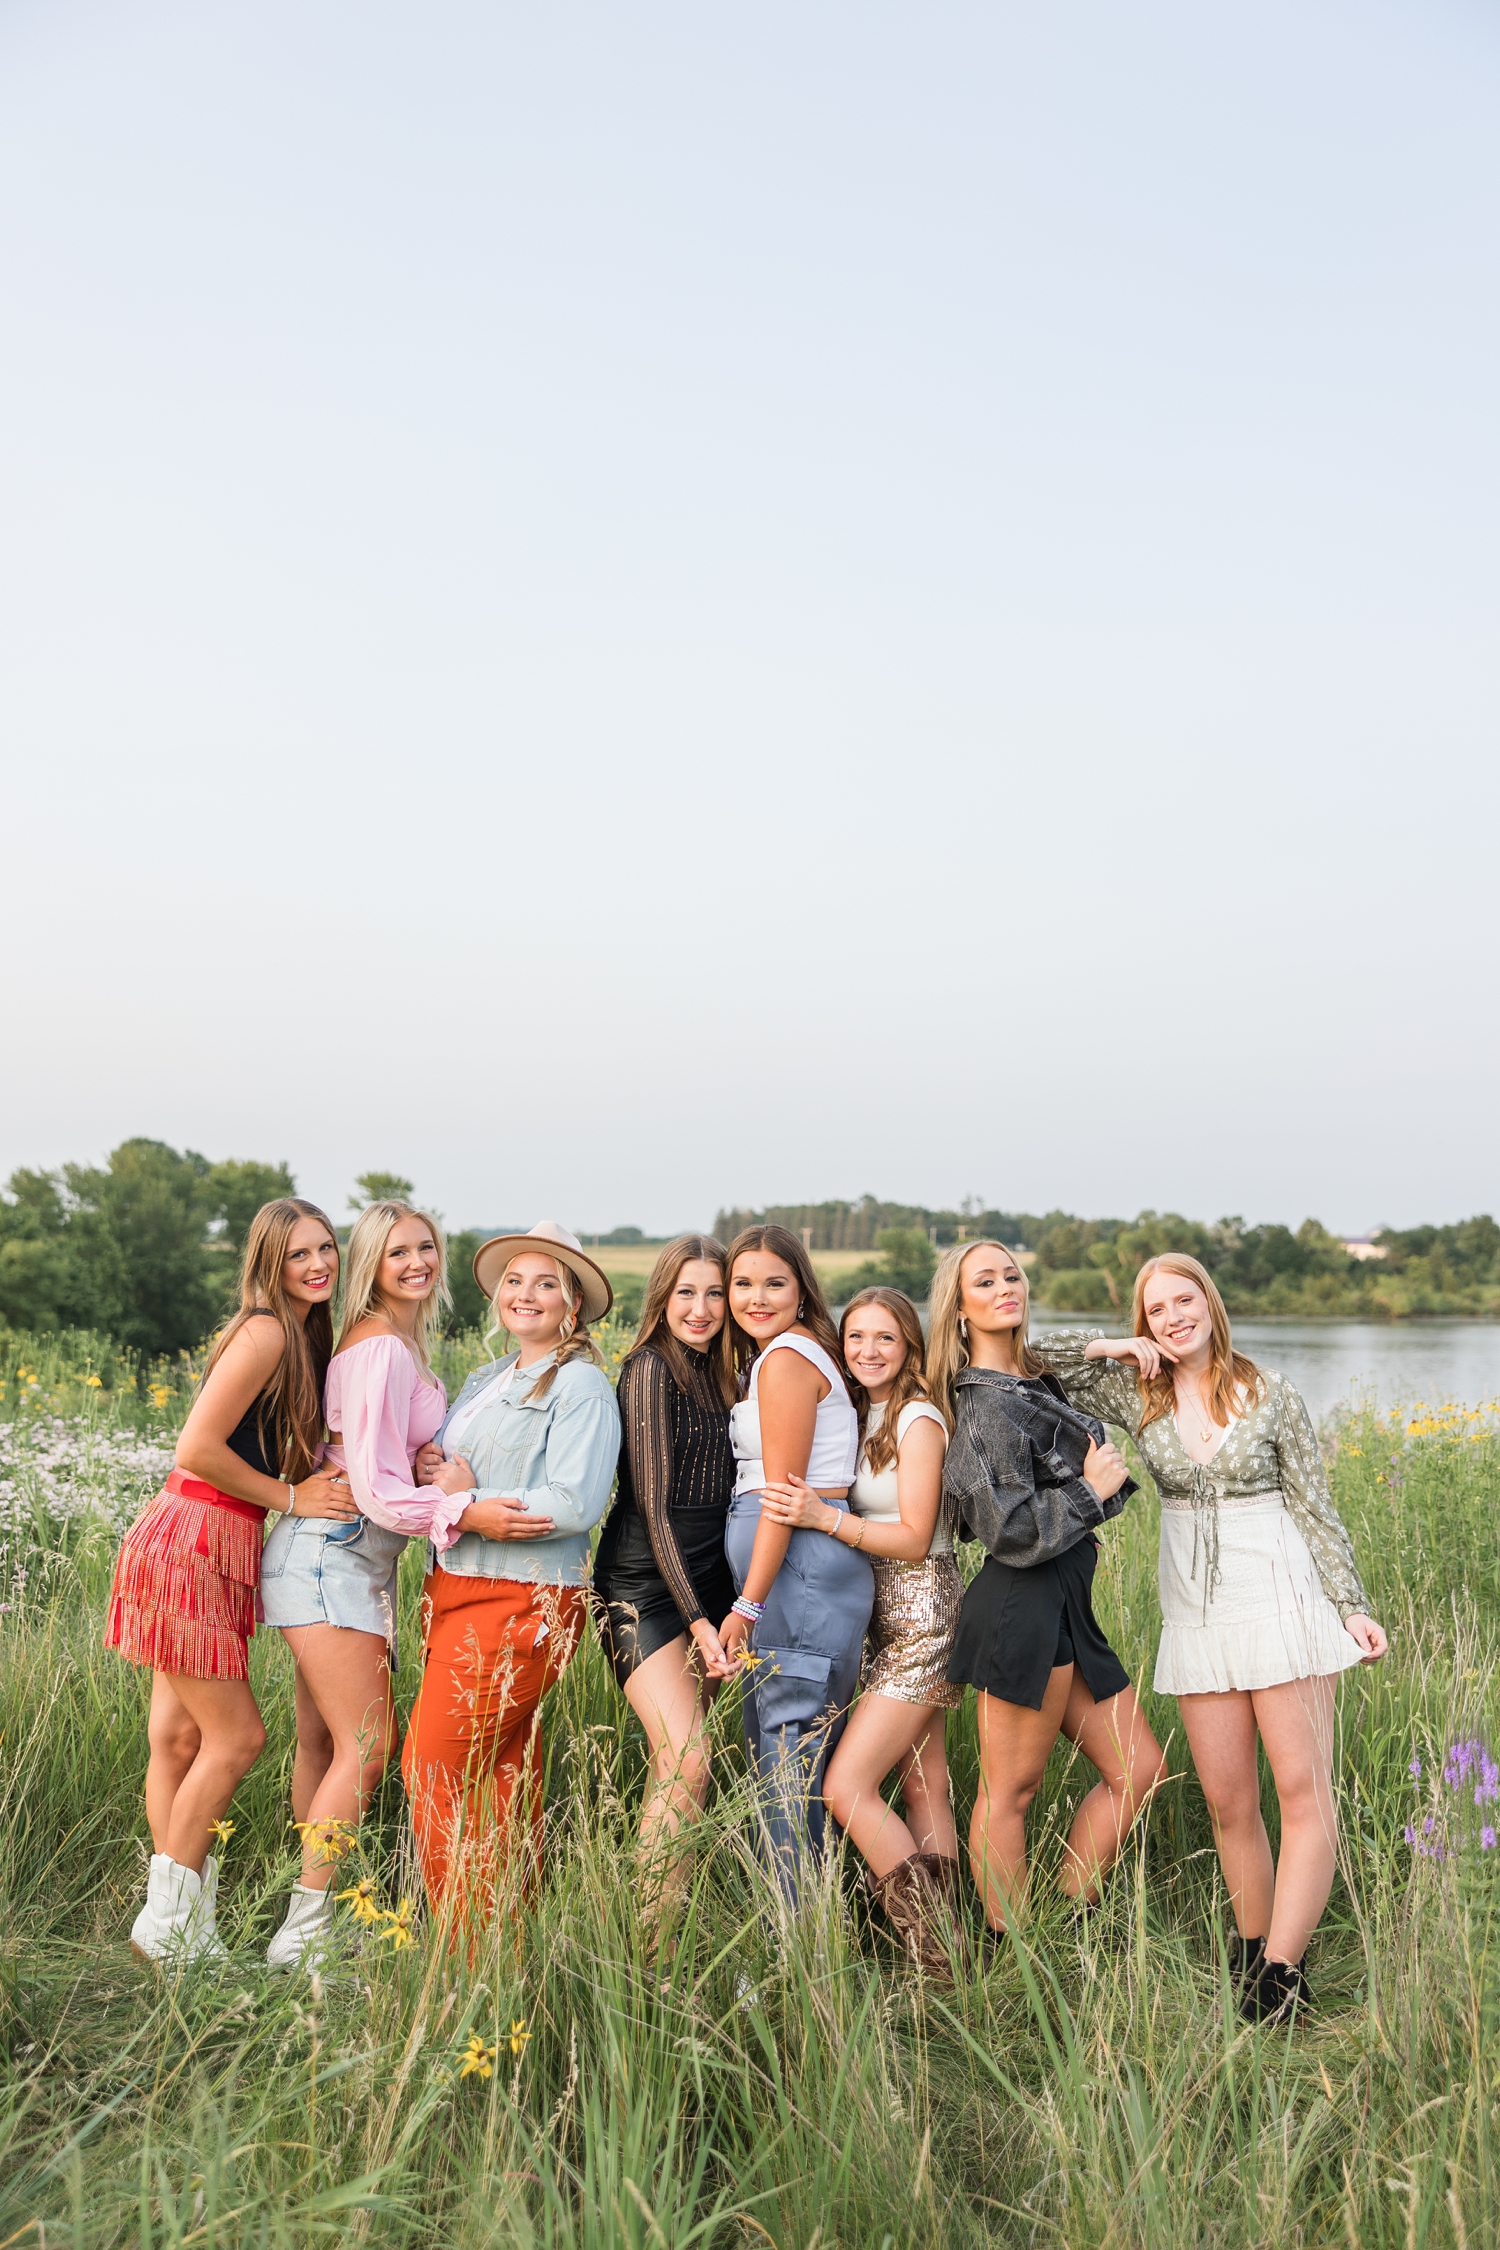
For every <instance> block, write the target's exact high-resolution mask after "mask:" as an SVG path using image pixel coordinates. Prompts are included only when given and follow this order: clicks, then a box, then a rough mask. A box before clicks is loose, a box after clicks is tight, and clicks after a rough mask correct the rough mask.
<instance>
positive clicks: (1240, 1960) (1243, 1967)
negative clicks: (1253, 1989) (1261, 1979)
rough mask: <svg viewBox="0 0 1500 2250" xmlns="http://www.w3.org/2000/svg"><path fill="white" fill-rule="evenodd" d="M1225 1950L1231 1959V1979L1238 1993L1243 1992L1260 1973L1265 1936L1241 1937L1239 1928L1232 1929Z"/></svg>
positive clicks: (1264, 1951)
mask: <svg viewBox="0 0 1500 2250" xmlns="http://www.w3.org/2000/svg"><path fill="white" fill-rule="evenodd" d="M1224 1951H1225V1953H1226V1954H1227V1956H1228V1959H1229V1981H1230V1983H1231V1984H1232V1985H1233V1987H1234V1989H1235V1992H1236V1994H1239V1993H1242V1992H1243V1991H1244V1989H1245V1987H1246V1985H1247V1984H1251V1983H1253V1982H1254V1980H1255V1978H1256V1977H1258V1976H1259V1975H1260V1965H1261V1963H1262V1961H1264V1959H1265V1957H1266V1941H1265V1939H1264V1938H1263V1937H1241V1936H1240V1933H1239V1931H1238V1930H1231V1931H1230V1933H1229V1943H1228V1944H1227V1945H1226V1946H1225V1948H1224Z"/></svg>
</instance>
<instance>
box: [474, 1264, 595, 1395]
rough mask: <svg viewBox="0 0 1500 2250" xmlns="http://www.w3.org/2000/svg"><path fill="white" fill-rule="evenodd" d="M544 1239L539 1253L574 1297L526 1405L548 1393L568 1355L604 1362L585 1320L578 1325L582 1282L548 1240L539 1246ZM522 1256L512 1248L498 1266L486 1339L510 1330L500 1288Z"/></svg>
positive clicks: (564, 1287)
mask: <svg viewBox="0 0 1500 2250" xmlns="http://www.w3.org/2000/svg"><path fill="white" fill-rule="evenodd" d="M543 1239H545V1238H542V1239H539V1240H538V1243H537V1250H538V1253H539V1255H540V1256H542V1257H544V1258H545V1259H547V1261H548V1262H549V1264H551V1265H553V1266H555V1267H556V1269H557V1278H558V1280H559V1281H560V1282H561V1283H562V1285H563V1289H564V1291H565V1292H567V1293H569V1294H571V1297H572V1300H573V1301H572V1304H571V1306H570V1308H569V1310H568V1313H567V1314H566V1316H565V1318H564V1320H563V1324H562V1334H561V1335H560V1336H559V1337H558V1339H557V1345H556V1350H557V1357H556V1359H554V1360H553V1362H552V1365H551V1366H550V1367H549V1368H547V1369H546V1370H545V1371H544V1372H543V1373H542V1374H540V1375H539V1376H538V1377H537V1379H536V1381H535V1382H534V1383H533V1384H532V1386H531V1388H530V1390H529V1391H528V1392H527V1393H526V1401H525V1403H526V1404H527V1405H528V1406H534V1405H536V1404H537V1403H538V1402H539V1401H540V1400H542V1399H544V1398H545V1397H546V1396H547V1393H548V1392H549V1391H550V1390H551V1388H552V1386H553V1384H554V1383H555V1382H556V1381H557V1378H558V1375H559V1373H560V1372H561V1370H562V1369H563V1368H564V1367H566V1366H567V1364H568V1361H569V1360H570V1359H591V1360H592V1361H593V1363H594V1365H595V1366H596V1367H598V1368H601V1369H602V1368H603V1366H604V1354H603V1353H602V1352H601V1351H600V1349H599V1346H598V1345H597V1344H596V1343H595V1342H594V1339H593V1337H592V1336H591V1335H590V1334H589V1331H588V1323H587V1322H586V1321H585V1322H584V1323H583V1324H582V1325H581V1326H580V1324H579V1318H578V1316H579V1314H580V1313H581V1312H582V1311H583V1283H582V1282H581V1281H580V1280H579V1278H578V1276H577V1274H576V1273H575V1272H574V1271H573V1268H572V1267H571V1266H570V1265H569V1264H568V1262H567V1260H566V1258H564V1257H562V1256H561V1255H560V1253H558V1252H556V1251H554V1250H553V1248H552V1246H551V1244H550V1243H549V1244H548V1245H547V1247H546V1248H545V1249H543V1248H542V1240H543ZM524 1256H525V1252H524V1251H521V1250H512V1252H511V1254H510V1256H509V1257H508V1258H507V1259H506V1261H505V1264H504V1266H503V1267H502V1268H501V1271H500V1278H499V1280H498V1281H497V1282H496V1283H495V1294H494V1296H493V1297H492V1298H491V1299H490V1324H489V1326H488V1328H486V1330H485V1332H484V1340H485V1342H486V1343H488V1342H489V1341H490V1339H491V1337H493V1336H509V1334H510V1330H509V1329H508V1328H507V1327H506V1325H505V1322H504V1321H503V1320H502V1319H501V1317H500V1292H501V1290H502V1289H503V1287H504V1286H505V1276H506V1275H507V1274H508V1273H509V1272H510V1269H511V1267H512V1266H513V1265H514V1264H515V1262H516V1260H517V1258H520V1257H524Z"/></svg>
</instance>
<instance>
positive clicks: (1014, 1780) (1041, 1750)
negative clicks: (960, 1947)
mask: <svg viewBox="0 0 1500 2250" xmlns="http://www.w3.org/2000/svg"><path fill="white" fill-rule="evenodd" d="M1072 1685H1073V1667H1072V1665H1071V1664H1058V1665H1056V1666H1054V1668H1053V1671H1052V1676H1051V1678H1050V1679H1049V1681H1048V1683H1047V1692H1046V1694H1045V1695H1044V1696H1043V1698H1042V1708H1041V1709H1040V1711H1028V1710H1027V1709H1026V1707H1025V1705H1024V1704H1020V1703H1004V1702H1002V1701H1001V1699H1000V1697H999V1696H998V1695H986V1694H985V1693H984V1691H983V1690H982V1689H981V1690H980V1694H979V1795H978V1797H977V1798H976V1799H975V1802H974V1818H973V1820H972V1822H971V1823H970V1827H969V1864H970V1866H971V1867H972V1868H973V1870H974V1881H975V1883H976V1884H977V1886H978V1889H979V1896H980V1898H981V1899H982V1900H983V1902H984V1916H985V1920H986V1921H987V1922H988V1923H989V1925H990V1927H991V1929H999V1930H1003V1929H1004V1928H1005V1927H1006V1925H1007V1923H1008V1921H1009V1919H1010V1917H1011V1916H1012V1915H1018V1916H1019V1915H1020V1914H1023V1913H1024V1911H1025V1902H1026V1808H1027V1806H1028V1805H1029V1804H1030V1803H1031V1800H1032V1798H1033V1797H1034V1796H1035V1795H1036V1793H1037V1791H1038V1789H1039V1788H1040V1787H1041V1783H1042V1775H1043V1774H1044V1773H1045V1772H1046V1770H1047V1760H1048V1758H1049V1757H1050V1756H1051V1754H1052V1745H1053V1743H1054V1742H1055V1741H1056V1740H1057V1737H1058V1731H1059V1729H1060V1728H1061V1726H1062V1721H1063V1713H1064V1712H1065V1711H1066V1709H1067V1706H1068V1695H1069V1691H1070V1689H1071V1687H1072Z"/></svg>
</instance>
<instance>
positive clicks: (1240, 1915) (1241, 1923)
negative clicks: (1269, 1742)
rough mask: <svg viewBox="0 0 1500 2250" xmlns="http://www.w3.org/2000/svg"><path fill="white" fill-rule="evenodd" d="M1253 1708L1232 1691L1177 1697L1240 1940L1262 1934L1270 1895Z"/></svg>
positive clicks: (1272, 1875) (1272, 1884)
mask: <svg viewBox="0 0 1500 2250" xmlns="http://www.w3.org/2000/svg"><path fill="white" fill-rule="evenodd" d="M1263 1692H1264V1693H1266V1694H1271V1695H1274V1694H1276V1693H1278V1692H1279V1691H1278V1690H1276V1689H1274V1688H1272V1689H1267V1690H1264V1691H1263ZM1255 1703H1256V1699H1255V1697H1254V1696H1252V1695H1250V1694H1249V1693H1247V1692H1246V1691H1245V1690H1243V1689H1238V1688H1235V1689H1230V1690H1228V1691H1226V1692H1225V1693H1224V1694H1222V1695H1180V1696H1179V1697H1178V1698H1177V1705H1178V1709H1179V1710H1180V1711H1181V1713H1182V1724H1183V1728H1184V1730H1185V1732H1186V1734H1187V1738H1188V1748H1189V1749H1190V1750H1191V1751H1192V1753H1193V1764H1194V1765H1195V1766H1196V1767H1197V1769H1198V1780H1199V1782H1200V1784H1201V1786H1202V1789H1203V1794H1204V1797H1205V1798H1206V1799H1207V1801H1208V1817H1209V1819H1210V1821H1211V1822H1212V1823H1213V1831H1214V1843H1215V1845H1216V1846H1217V1847H1218V1853H1219V1865H1220V1866H1221V1867H1222V1869H1223V1870H1224V1886H1225V1889H1226V1890H1227V1891H1228V1893H1229V1903H1230V1906H1231V1908H1232V1909H1233V1912H1234V1923H1235V1928H1236V1929H1237V1930H1238V1931H1239V1933H1240V1936H1241V1937H1243V1938H1258V1937H1265V1936H1266V1935H1267V1934H1268V1932H1269V1930H1270V1927H1271V1908H1272V1905H1273V1902H1274V1898H1275V1892H1276V1871H1275V1869H1274V1867H1273V1866H1272V1864H1271V1841H1270V1838H1269V1837H1268V1836H1267V1834H1266V1824H1265V1822H1264V1821H1263V1820H1262V1818H1261V1812H1260V1772H1259V1768H1258V1766H1257V1763H1256V1755H1255V1737H1256V1725H1255ZM1324 1895H1325V1897H1326V1895H1327V1894H1326V1893H1325V1894H1324ZM1297 1958H1298V1959H1299V1960H1300V1959H1301V1955H1300V1954H1299V1955H1298V1956H1297Z"/></svg>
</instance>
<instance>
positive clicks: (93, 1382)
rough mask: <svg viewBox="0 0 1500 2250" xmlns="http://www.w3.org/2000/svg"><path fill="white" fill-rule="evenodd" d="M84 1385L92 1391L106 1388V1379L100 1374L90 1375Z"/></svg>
mask: <svg viewBox="0 0 1500 2250" xmlns="http://www.w3.org/2000/svg"><path fill="white" fill-rule="evenodd" d="M84 1387H85V1389H87V1390H91V1391H102V1390H103V1388H104V1379H103V1377H102V1376H99V1375H90V1376H88V1377H87V1378H86V1381H85V1386H84Z"/></svg>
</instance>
